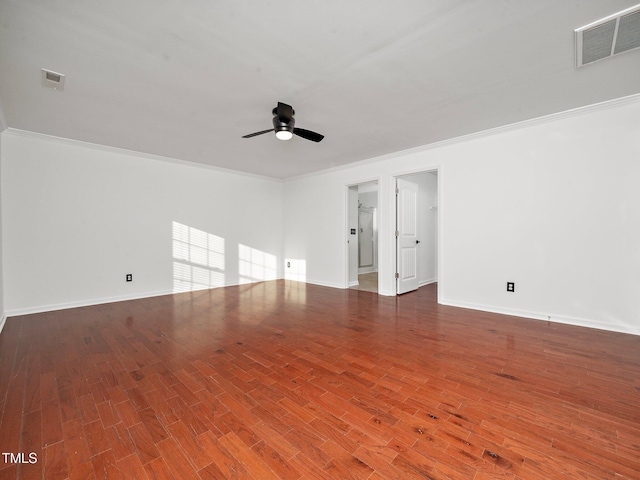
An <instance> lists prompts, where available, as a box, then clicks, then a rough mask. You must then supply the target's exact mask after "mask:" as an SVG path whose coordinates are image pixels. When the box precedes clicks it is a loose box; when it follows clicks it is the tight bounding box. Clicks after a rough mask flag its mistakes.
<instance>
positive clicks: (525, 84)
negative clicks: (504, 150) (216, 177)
mask: <svg viewBox="0 0 640 480" xmlns="http://www.w3.org/2000/svg"><path fill="white" fill-rule="evenodd" d="M636 3H638V0H631V1H628V0H563V1H558V0H535V1H531V0H475V1H471V0H397V1H395V2H389V1H388V0H385V1H382V0H350V1H344V0H342V1H337V0H328V1H324V2H318V1H315V0H296V1H291V2H282V1H270V0H260V1H257V0H256V1H246V0H245V1H237V0H216V1H212V0H207V1H205V0H181V1H178V0H171V1H169V0H165V1H161V0H137V1H135V2H132V1H131V0H110V1H108V2H105V1H97V0H56V1H51V0H0V109H1V110H0V113H1V114H2V121H1V122H0V124H1V123H4V126H5V127H9V128H12V129H17V130H25V131H30V132H37V133H41V134H46V135H53V136H59V137H64V138H69V139H75V140H80V141H85V142H91V143H95V144H100V145H107V146H112V147H118V148H124V149H129V150H133V151H138V152H144V153H150V154H155V155H161V156H164V157H170V158H175V159H179V160H186V161H190V162H197V163H201V164H205V165H212V166H216V167H222V168H228V169H233V170H238V171H242V172H248V173H253V174H258V175H265V176H269V177H273V178H277V179H286V178H292V177H296V176H300V175H304V174H309V173H312V172H316V171H319V170H322V169H326V168H331V167H336V166H341V165H345V164H348V163H351V162H357V161H360V160H365V159H368V158H372V157H376V156H379V155H384V154H388V153H392V152H397V151H401V150H405V149H408V148H413V147H417V146H421V145H426V144H430V143H433V142H438V141H441V140H446V139H450V138H455V137H459V136H462V135H466V134H469V133H474V132H478V131H482V130H487V129H490V128H494V127H498V126H502V125H507V124H511V123H515V122H519V121H523V120H527V119H531V118H535V117H540V116H544V115H548V114H552V113H556V112H560V111H564V110H569V109H573V108H577V107H581V106H584V105H590V104H594V103H598V102H602V101H606V100H610V99H614V98H619V97H624V96H627V95H632V94H636V93H638V92H640V50H634V51H630V52H627V53H624V54H621V55H618V56H616V57H613V58H610V59H606V60H602V61H599V62H596V63H593V64H591V65H588V66H585V67H582V68H580V69H576V68H575V66H574V65H575V60H574V38H573V30H574V29H576V28H578V27H581V26H583V25H585V24H588V23H591V22H593V21H596V20H598V19H600V18H602V17H605V16H607V15H610V14H613V13H616V12H618V11H620V10H623V9H625V8H628V7H631V6H633V5H635V4H636ZM41 68H47V69H50V70H53V71H55V72H59V73H63V74H65V75H66V78H65V85H64V90H62V91H60V90H54V89H52V88H49V87H47V86H44V85H43V83H42V78H41ZM278 101H281V102H284V103H288V104H290V105H293V107H294V108H295V110H296V127H300V128H304V129H308V130H314V131H317V132H320V133H322V134H324V135H325V136H326V138H325V139H324V140H323V141H322V142H321V143H314V142H310V141H307V140H304V139H302V138H299V137H294V138H293V139H292V140H290V141H287V142H283V141H279V140H277V139H276V138H275V136H273V135H271V134H267V135H262V136H258V137H254V138H250V139H243V138H241V136H242V135H245V134H247V133H251V132H255V131H258V130H265V129H268V128H271V110H272V109H273V108H274V107H275V105H276V103H277V102H278Z"/></svg>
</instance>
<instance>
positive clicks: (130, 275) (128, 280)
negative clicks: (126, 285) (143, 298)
mask: <svg viewBox="0 0 640 480" xmlns="http://www.w3.org/2000/svg"><path fill="white" fill-rule="evenodd" d="M126 278H127V282H133V274H131V273H127V277H126Z"/></svg>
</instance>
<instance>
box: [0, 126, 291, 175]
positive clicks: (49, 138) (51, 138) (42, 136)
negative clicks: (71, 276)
mask: <svg viewBox="0 0 640 480" xmlns="http://www.w3.org/2000/svg"><path fill="white" fill-rule="evenodd" d="M4 133H5V134H9V135H13V136H16V137H23V138H30V139H35V140H42V141H46V142H54V143H60V144H65V145H71V146H74V147H81V148H87V149H90V150H95V151H101V152H106V153H112V154H117V155H126V156H131V157H137V158H143V159H145V160H155V161H161V162H165V163H171V164H174V165H182V166H184V167H191V168H198V169H204V170H212V171H215V172H219V173H226V174H228V175H237V176H241V177H245V178H246V177H249V178H254V179H259V180H268V181H270V182H275V183H282V180H280V179H278V178H274V177H269V176H266V175H258V174H255V173H248V172H242V171H240V170H233V169H230V168H222V167H216V166H213V165H206V164H204V163H197V162H190V161H188V160H181V159H178V158H172V157H165V156H163V155H156V154H153V153H145V152H138V151H135V150H128V149H126V148H119V147H111V146H109V145H101V144H99V143H92V142H85V141H83V140H75V139H72V138H65V137H58V136H55V135H48V134H46V133H38V132H31V131H29V130H20V129H18V128H11V127H9V128H7V129H6V130H5V131H4Z"/></svg>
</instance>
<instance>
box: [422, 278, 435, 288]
mask: <svg viewBox="0 0 640 480" xmlns="http://www.w3.org/2000/svg"><path fill="white" fill-rule="evenodd" d="M437 282H438V279H437V278H430V279H429V280H424V281H422V282H420V283H419V284H418V286H419V287H424V286H425V285H431V284H432V283H437Z"/></svg>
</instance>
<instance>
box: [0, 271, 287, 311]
mask: <svg viewBox="0 0 640 480" xmlns="http://www.w3.org/2000/svg"><path fill="white" fill-rule="evenodd" d="M274 280H278V279H274ZM261 282H262V280H261V281H259V282H235V283H229V284H225V285H218V286H213V287H202V288H192V289H189V290H177V291H176V290H161V291H156V292H142V293H135V294H129V295H119V296H115V297H104V298H94V299H90V300H78V301H75V302H68V303H57V304H52V305H39V306H37V307H27V308H16V309H13V310H8V311H7V312H5V314H6V317H17V316H20V315H31V314H34V313H44V312H54V311H57V310H67V309H69V308H80V307H90V306H92V305H103V304H105V303H116V302H126V301H128V300H141V299H144V298H152V297H161V296H163V295H178V294H180V293H189V292H200V291H203V290H211V289H214V288H224V287H236V286H239V285H248V284H251V283H261Z"/></svg>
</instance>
